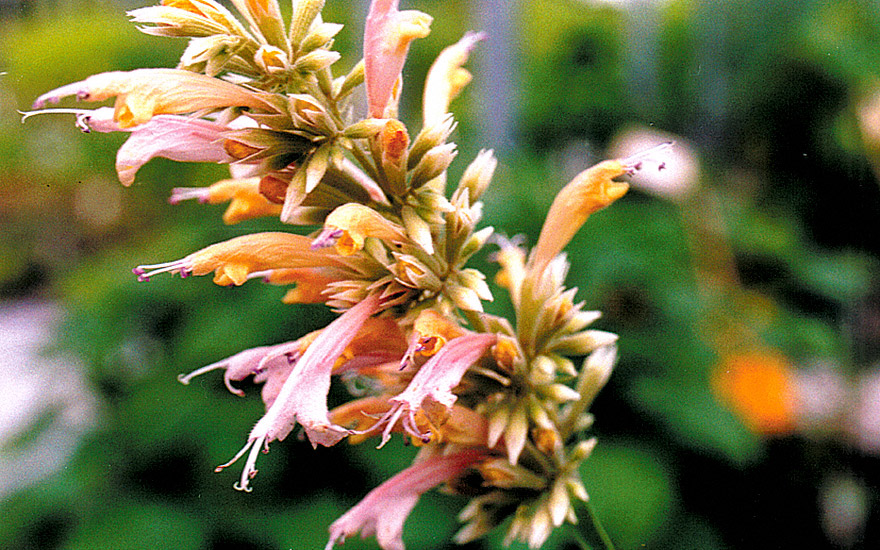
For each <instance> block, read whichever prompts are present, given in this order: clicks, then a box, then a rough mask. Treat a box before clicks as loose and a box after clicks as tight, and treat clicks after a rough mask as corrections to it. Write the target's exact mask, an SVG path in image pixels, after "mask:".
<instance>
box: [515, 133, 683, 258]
mask: <svg viewBox="0 0 880 550" xmlns="http://www.w3.org/2000/svg"><path fill="white" fill-rule="evenodd" d="M670 146H671V143H664V144H662V145H660V146H658V147H654V148H652V149H649V150H647V151H644V152H643V153H640V154H637V155H634V156H632V157H629V158H627V159H621V160H606V161H604V162H600V163H599V164H597V165H596V166H593V167H592V168H589V169H587V170H584V171H583V172H581V173H580V174H578V175H577V176H576V177H575V178H574V179H573V180H572V181H571V182H570V183H569V184H568V185H566V186H565V187H563V188H562V190H561V191H560V192H559V193H558V194H557V195H556V198H555V199H553V204H551V205H550V211H549V212H547V219H546V221H545V222H544V227H543V228H542V229H541V235H540V237H539V238H538V243H537V244H536V245H535V248H534V250H533V251H532V258H531V260H532V266H533V272H534V273H536V274H539V273H542V272H543V271H544V268H545V267H547V264H548V263H550V261H551V260H552V259H553V258H555V257H556V256H557V255H558V254H559V253H560V252H561V251H562V249H563V248H565V245H567V244H568V243H569V241H571V239H572V237H574V235H575V233H577V232H578V230H579V229H580V228H581V226H583V225H584V222H586V221H587V218H588V217H590V214H592V213H594V212H596V211H598V210H601V209H603V208H605V207H606V206H608V205H609V204H611V203H612V202H614V201H616V200H617V199H619V198H620V197H622V196H623V195H625V194H626V192H627V190H629V185H628V184H626V183H623V182H618V181H614V178H617V177H620V176H623V175H624V174H628V173H633V172H636V171H639V170H641V169H642V167H643V165H644V164H645V163H647V162H656V163H657V165H658V169H660V170H662V169H663V168H665V166H666V165H665V163H664V162H663V161H659V160H657V159H656V158H655V156H654V155H655V154H657V153H659V152H662V151H664V150H666V149H668V148H669V147H670Z"/></svg>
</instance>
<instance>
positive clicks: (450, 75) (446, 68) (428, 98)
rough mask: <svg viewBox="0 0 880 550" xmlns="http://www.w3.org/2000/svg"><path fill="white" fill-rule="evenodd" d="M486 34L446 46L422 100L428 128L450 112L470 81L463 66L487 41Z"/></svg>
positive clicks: (432, 69)
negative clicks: (451, 106)
mask: <svg viewBox="0 0 880 550" xmlns="http://www.w3.org/2000/svg"><path fill="white" fill-rule="evenodd" d="M485 36H486V35H485V34H483V33H474V32H468V33H465V35H464V36H463V37H462V38H461V40H459V41H458V42H456V43H455V44H453V45H452V46H449V47H447V48H446V49H444V50H443V51H442V52H440V55H438V56H437V59H436V60H435V61H434V63H433V64H432V65H431V68H430V70H429V71H428V77H427V78H426V79H425V92H424V97H423V100H422V118H423V121H424V123H425V126H430V125H432V124H436V123H438V122H440V121H441V120H443V118H444V117H445V116H446V114H447V112H448V111H449V104H450V103H451V102H452V100H453V99H455V97H456V96H457V95H458V94H459V93H460V92H461V90H462V88H464V87H465V86H467V85H468V84H469V83H470V81H471V78H472V77H471V73H470V72H468V71H467V69H464V68H462V65H464V64H465V62H467V59H468V55H470V53H471V50H473V49H474V47H475V46H476V45H477V42H479V41H480V40H482V39H483V38H485Z"/></svg>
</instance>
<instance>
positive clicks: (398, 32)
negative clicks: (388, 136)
mask: <svg viewBox="0 0 880 550" xmlns="http://www.w3.org/2000/svg"><path fill="white" fill-rule="evenodd" d="M398 3H399V0H373V1H372V2H371V3H370V12H369V14H367V22H366V26H365V28H364V64H365V67H364V69H365V72H364V82H365V84H366V87H367V98H368V100H369V104H370V116H372V117H375V118H383V117H384V116H385V108H386V107H387V106H388V103H389V101H390V100H391V95H392V92H393V89H394V84H395V83H396V82H397V79H398V78H399V77H400V73H401V72H402V71H403V64H404V62H405V61H406V53H407V51H408V50H409V43H410V42H412V41H413V40H415V39H416V38H424V37H425V36H427V35H428V33H429V32H430V25H431V17H430V16H429V15H427V14H424V13H422V12H419V11H398V9H397V5H398Z"/></svg>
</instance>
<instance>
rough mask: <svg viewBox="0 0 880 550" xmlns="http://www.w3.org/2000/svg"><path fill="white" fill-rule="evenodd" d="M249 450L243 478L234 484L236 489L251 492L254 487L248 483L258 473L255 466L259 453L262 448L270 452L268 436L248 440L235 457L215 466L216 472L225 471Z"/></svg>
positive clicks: (265, 451) (242, 474)
mask: <svg viewBox="0 0 880 550" xmlns="http://www.w3.org/2000/svg"><path fill="white" fill-rule="evenodd" d="M248 450H250V453H248V457H247V460H246V461H245V463H244V470H242V472H241V478H240V479H239V480H238V482H237V483H235V484H234V485H233V486H232V487H233V489H235V490H236V491H244V492H246V493H250V492H251V491H252V490H253V488H252V487H248V483H249V482H250V480H251V479H253V478H254V476H256V475H257V469H256V468H255V467H254V466H256V464H257V455H259V454H260V451H261V450H262V451H263V452H264V453H267V452H269V444H268V443H267V442H266V436H262V437H257V438H255V439H249V440H248V442H247V443H245V446H244V447H242V448H241V450H240V451H238V452H237V453H236V454H235V456H234V457H232V460H230V461H229V462H227V463H226V464H221V465H220V466H217V467H216V468H214V471H215V472H221V471H223V469H225V468H228V467H229V466H231V465H233V464H235V463H236V462H237V461H238V459H239V458H241V457H242V456H244V454H245V453H246V452H248Z"/></svg>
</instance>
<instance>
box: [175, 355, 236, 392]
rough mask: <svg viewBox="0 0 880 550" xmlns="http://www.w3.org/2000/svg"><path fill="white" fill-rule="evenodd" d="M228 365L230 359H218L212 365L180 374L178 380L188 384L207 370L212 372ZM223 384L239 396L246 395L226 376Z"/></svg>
mask: <svg viewBox="0 0 880 550" xmlns="http://www.w3.org/2000/svg"><path fill="white" fill-rule="evenodd" d="M228 366H229V361H227V360H223V361H218V362H216V363H211V364H210V365H205V366H204V367H201V368H198V369H196V370H194V371H192V372H191V373H189V374H178V375H177V381H178V382H180V383H181V384H183V385H184V386H186V385H189V383H190V382H191V381H192V379H193V378H195V377H196V376H201V375H203V374H205V373H206V372H210V371H212V370H217V369H224V368H227V367H228ZM223 385H225V386H226V389H227V390H229V393H233V394H235V395H237V396H239V397H244V392H243V391H241V390H240V389H238V388H236V387H235V386H233V385H232V382H231V381H230V380H229V379H228V378H227V377H226V376H224V377H223Z"/></svg>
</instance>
